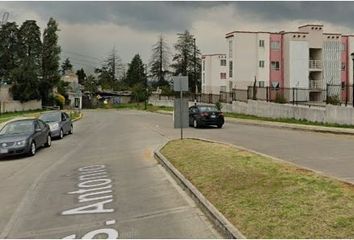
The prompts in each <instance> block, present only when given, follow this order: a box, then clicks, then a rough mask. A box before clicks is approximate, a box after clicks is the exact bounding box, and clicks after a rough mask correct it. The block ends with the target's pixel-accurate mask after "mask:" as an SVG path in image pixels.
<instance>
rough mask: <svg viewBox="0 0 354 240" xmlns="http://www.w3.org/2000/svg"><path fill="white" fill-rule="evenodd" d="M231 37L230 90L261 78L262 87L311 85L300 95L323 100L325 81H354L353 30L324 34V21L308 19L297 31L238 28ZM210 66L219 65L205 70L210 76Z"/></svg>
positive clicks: (311, 99) (211, 70)
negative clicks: (351, 33)
mask: <svg viewBox="0 0 354 240" xmlns="http://www.w3.org/2000/svg"><path fill="white" fill-rule="evenodd" d="M226 41H227V45H228V53H227V54H226V58H227V68H228V69H227V81H226V82H227V83H226V84H224V85H225V86H227V90H230V89H232V88H237V89H247V87H248V86H253V83H254V79H256V80H257V85H258V86H260V87H263V86H264V87H267V86H269V87H274V88H276V87H280V88H303V89H308V91H301V95H300V96H298V97H299V98H300V99H298V100H303V101H322V100H323V97H324V96H323V95H324V94H323V91H322V90H323V89H326V84H337V85H342V84H343V85H344V84H352V83H353V64H352V60H351V57H350V54H351V53H352V52H354V35H344V34H340V33H324V27H323V25H318V24H308V25H303V26H300V27H299V28H298V31H294V32H285V31H281V32H248V31H234V32H230V33H227V34H226ZM207 71H209V72H213V71H219V69H215V70H214V69H206V71H202V74H205V75H206V77H205V78H206V79H207V78H208V76H209V75H208V72H207ZM202 77H203V76H202ZM206 84H207V82H206V83H205V84H204V85H203V84H202V89H203V86H204V89H208V87H207V85H206Z"/></svg>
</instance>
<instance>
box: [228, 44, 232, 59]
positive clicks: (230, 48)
mask: <svg viewBox="0 0 354 240" xmlns="http://www.w3.org/2000/svg"><path fill="white" fill-rule="evenodd" d="M229 58H232V40H230V41H229Z"/></svg>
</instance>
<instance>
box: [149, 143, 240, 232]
mask: <svg viewBox="0 0 354 240" xmlns="http://www.w3.org/2000/svg"><path fill="white" fill-rule="evenodd" d="M162 147H163V146H161V147H159V148H158V149H157V150H155V151H154V157H155V158H156V159H157V161H158V162H159V163H160V164H161V165H162V166H163V167H164V168H165V169H166V170H167V171H168V172H169V173H170V174H171V175H172V177H173V178H174V179H175V180H176V181H177V183H178V184H179V185H180V186H181V187H182V188H183V190H186V192H187V193H188V194H189V195H190V196H191V197H192V199H193V200H194V201H195V202H196V204H197V205H198V206H199V207H200V208H201V210H202V211H203V212H204V213H205V214H206V216H207V217H208V218H209V219H210V220H211V222H212V223H213V224H214V226H215V227H216V228H217V230H218V231H219V232H220V233H222V235H223V236H225V238H230V239H238V238H240V239H244V238H246V237H245V236H244V235H243V234H242V233H241V232H240V231H239V230H238V229H237V228H236V227H235V226H233V225H232V224H231V223H230V222H229V221H228V220H227V219H226V218H225V217H224V215H222V214H221V213H220V212H219V211H218V210H217V209H216V208H215V207H214V205H212V204H211V203H210V202H209V201H208V200H207V199H206V198H205V197H204V195H203V194H202V193H201V192H199V191H198V189H197V188H196V187H195V186H194V185H193V184H192V183H191V182H190V181H189V180H187V179H186V178H185V177H184V176H183V175H182V174H181V173H180V172H179V171H178V170H177V169H176V168H175V167H174V166H173V165H172V164H171V163H170V162H169V161H168V160H167V159H166V158H165V157H164V156H163V155H162V154H161V152H160V150H161V149H162Z"/></svg>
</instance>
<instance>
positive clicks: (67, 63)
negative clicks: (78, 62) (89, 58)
mask: <svg viewBox="0 0 354 240" xmlns="http://www.w3.org/2000/svg"><path fill="white" fill-rule="evenodd" d="M67 70H71V71H72V70H73V65H72V64H71V62H70V59H69V58H66V59H65V61H64V62H63V63H62V64H61V73H62V74H63V75H64V74H65V72H66V71H67Z"/></svg>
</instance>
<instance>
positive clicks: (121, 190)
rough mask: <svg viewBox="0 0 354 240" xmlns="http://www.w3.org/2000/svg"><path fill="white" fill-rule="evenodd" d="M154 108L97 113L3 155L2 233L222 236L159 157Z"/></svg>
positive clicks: (0, 175) (35, 235)
mask: <svg viewBox="0 0 354 240" xmlns="http://www.w3.org/2000/svg"><path fill="white" fill-rule="evenodd" d="M144 115H146V113H143V112H129V111H128V112H117V111H91V112H86V113H85V114H84V118H83V119H82V120H80V121H78V122H76V123H75V125H74V134H73V135H69V136H66V137H65V138H64V139H63V140H58V141H53V145H52V147H51V148H46V149H42V150H40V151H39V152H37V155H36V156H35V157H31V158H11V159H9V160H0V190H1V194H0V205H1V208H0V216H1V218H0V238H65V237H66V238H71V239H73V238H94V237H96V238H97V237H100V238H106V237H110V238H115V237H119V238H220V237H221V236H220V235H219V234H218V233H217V232H216V231H215V230H214V228H213V227H212V225H211V223H210V222H209V221H208V220H207V219H206V217H205V216H204V215H203V214H202V212H201V211H200V210H199V209H198V208H197V207H196V206H195V205H194V202H193V201H191V199H190V198H189V197H188V196H187V195H186V194H185V193H184V192H183V191H182V190H181V189H180V188H179V187H178V186H177V185H176V184H175V182H174V180H173V179H171V178H170V177H169V175H168V174H167V173H166V172H165V170H164V169H163V168H162V167H161V166H160V165H158V164H157V162H156V160H155V159H154V158H153V155H152V152H153V150H154V149H155V148H156V147H157V146H158V145H160V144H162V143H164V142H165V141H166V139H165V138H164V137H162V136H161V135H160V134H158V133H157V132H155V131H153V130H152V129H151V128H149V127H147V126H146V124H145V123H144V121H143V117H144Z"/></svg>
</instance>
